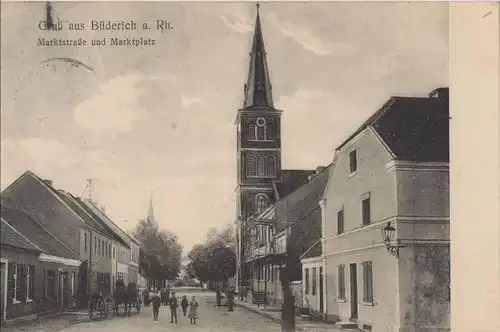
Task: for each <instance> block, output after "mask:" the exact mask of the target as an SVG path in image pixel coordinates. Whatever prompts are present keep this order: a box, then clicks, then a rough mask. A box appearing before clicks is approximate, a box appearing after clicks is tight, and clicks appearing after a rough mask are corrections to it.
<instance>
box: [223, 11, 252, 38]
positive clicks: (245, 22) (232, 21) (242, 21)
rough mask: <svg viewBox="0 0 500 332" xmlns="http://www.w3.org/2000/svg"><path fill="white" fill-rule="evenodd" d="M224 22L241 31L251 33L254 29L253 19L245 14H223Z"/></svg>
mask: <svg viewBox="0 0 500 332" xmlns="http://www.w3.org/2000/svg"><path fill="white" fill-rule="evenodd" d="M221 20H222V22H224V24H225V25H226V26H227V27H228V28H229V29H231V30H233V31H236V32H239V33H249V32H251V31H253V25H252V21H251V20H250V19H248V18H246V17H244V16H240V15H234V14H232V15H231V16H229V17H227V16H222V17H221Z"/></svg>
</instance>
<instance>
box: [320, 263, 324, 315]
mask: <svg viewBox="0 0 500 332" xmlns="http://www.w3.org/2000/svg"><path fill="white" fill-rule="evenodd" d="M323 296H324V294H323V267H322V266H320V267H319V312H321V313H323V311H324V308H323Z"/></svg>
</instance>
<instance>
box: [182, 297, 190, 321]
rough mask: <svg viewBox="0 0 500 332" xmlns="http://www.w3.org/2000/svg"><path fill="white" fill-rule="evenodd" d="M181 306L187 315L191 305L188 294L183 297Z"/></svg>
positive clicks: (183, 312)
mask: <svg viewBox="0 0 500 332" xmlns="http://www.w3.org/2000/svg"><path fill="white" fill-rule="evenodd" d="M181 307H182V314H183V315H184V316H186V313H187V309H188V307H189V301H188V299H187V297H186V295H184V296H183V297H182V301H181Z"/></svg>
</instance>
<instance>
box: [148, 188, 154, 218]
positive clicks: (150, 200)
mask: <svg viewBox="0 0 500 332" xmlns="http://www.w3.org/2000/svg"><path fill="white" fill-rule="evenodd" d="M147 221H148V222H149V223H151V224H153V225H156V220H155V213H154V210H153V192H152V191H151V194H150V196H149V210H148V217H147Z"/></svg>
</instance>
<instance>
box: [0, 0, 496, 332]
mask: <svg viewBox="0 0 500 332" xmlns="http://www.w3.org/2000/svg"><path fill="white" fill-rule="evenodd" d="M491 8H492V11H493V10H495V8H497V7H495V5H493V6H491ZM496 10H498V8H497V9H496ZM483 14H484V15H482V16H484V17H483V18H482V20H483V21H484V22H487V20H489V19H490V18H491V19H493V18H496V20H497V22H498V13H493V12H492V13H489V14H488V13H487V12H485V13H483ZM489 15H491V17H490V18H488V16H489ZM449 26H450V4H448V3H447V2H260V3H259V2H257V3H256V2H236V1H234V2H111V1H110V2H69V1H68V2H59V1H55V2H44V1H37V2H29V1H28V2H2V3H1V35H2V38H1V72H2V74H1V76H2V81H1V83H2V84H1V94H2V98H1V118H2V122H1V123H2V127H1V129H2V130H1V158H2V160H1V163H2V168H1V190H2V192H1V290H2V291H1V299H0V305H1V318H2V331H4V330H5V331H64V332H71V331H85V330H90V331H92V330H95V331H97V330H100V329H108V330H110V331H118V330H120V331H137V330H142V329H144V330H153V331H177V330H178V331H198V330H201V331H360V330H361V331H373V332H444V331H450V329H451V325H452V324H451V315H450V312H451V305H450V302H451V297H452V296H451V294H452V291H451V277H450V271H451V267H452V265H453V264H450V256H451V255H450V242H451V241H450V192H451V190H450V188H451V186H450V172H451V169H450V147H451V143H450V123H451V122H452V120H451V119H453V116H454V115H453V116H452V114H451V112H450V85H451V81H450V41H449V35H450V31H449ZM451 185H453V184H451ZM471 319H472V318H471ZM457 331H458V330H457ZM482 331H486V330H482ZM488 331H489V330H488Z"/></svg>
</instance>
